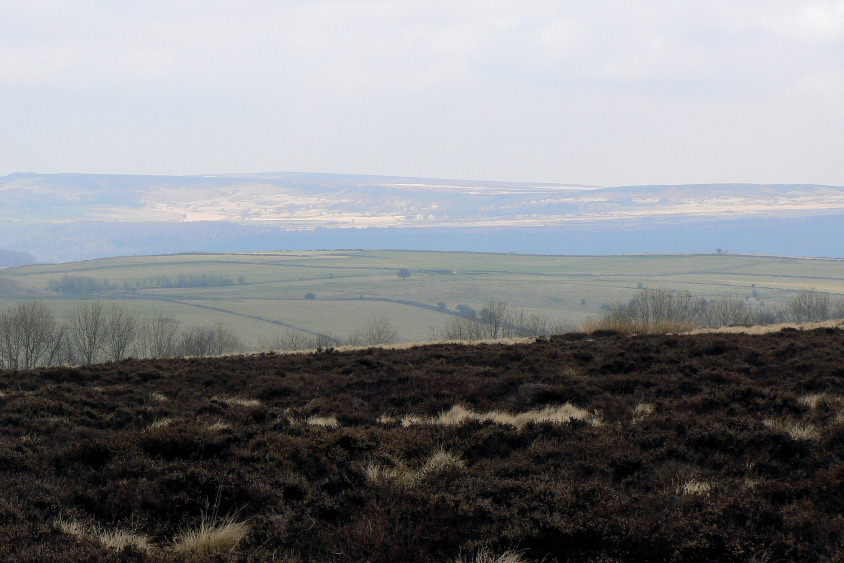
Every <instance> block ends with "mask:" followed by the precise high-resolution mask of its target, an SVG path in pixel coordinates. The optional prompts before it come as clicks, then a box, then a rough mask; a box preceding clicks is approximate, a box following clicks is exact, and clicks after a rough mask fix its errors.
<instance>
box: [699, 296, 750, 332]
mask: <svg viewBox="0 0 844 563" xmlns="http://www.w3.org/2000/svg"><path fill="white" fill-rule="evenodd" d="M752 316H753V314H752V311H751V309H750V307H749V306H748V305H747V302H746V301H745V300H744V299H742V298H741V297H739V296H737V295H723V296H721V297H719V298H717V299H713V300H712V301H709V302H708V303H707V306H706V313H705V318H706V324H707V325H709V326H712V327H721V326H735V325H746V324H750V323H751V322H752Z"/></svg>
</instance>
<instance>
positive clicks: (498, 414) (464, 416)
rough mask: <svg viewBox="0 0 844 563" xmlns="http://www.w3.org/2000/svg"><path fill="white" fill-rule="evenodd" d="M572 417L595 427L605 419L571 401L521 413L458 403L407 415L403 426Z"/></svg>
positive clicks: (560, 421)
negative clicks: (437, 410)
mask: <svg viewBox="0 0 844 563" xmlns="http://www.w3.org/2000/svg"><path fill="white" fill-rule="evenodd" d="M572 420H583V421H585V422H588V423H589V424H591V425H593V426H601V425H602V424H603V422H602V421H601V418H600V417H599V416H598V415H597V414H595V413H590V412H589V411H587V410H586V409H582V408H580V407H576V406H574V405H572V404H570V403H566V404H564V405H560V406H547V407H544V408H542V409H536V410H530V411H527V412H522V413H519V414H510V413H507V412H503V411H488V412H475V411H473V410H472V409H468V408H466V407H464V406H462V405H454V406H453V407H451V409H450V410H448V411H444V412H442V413H440V414H439V415H438V416H435V417H421V416H412V415H406V416H404V417H402V419H401V423H402V426H414V425H418V424H430V425H442V426H456V425H460V424H465V423H467V422H472V421H477V422H493V423H495V424H501V425H508V426H512V427H514V428H516V429H518V430H521V429H522V428H524V427H525V426H527V425H528V424H530V423H541V422H550V423H552V424H564V423H566V422H570V421H572Z"/></svg>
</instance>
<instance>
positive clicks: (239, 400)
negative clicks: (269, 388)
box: [211, 396, 264, 408]
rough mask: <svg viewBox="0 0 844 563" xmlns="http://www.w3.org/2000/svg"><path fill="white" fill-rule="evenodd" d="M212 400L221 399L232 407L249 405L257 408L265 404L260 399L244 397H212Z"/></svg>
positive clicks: (248, 406)
mask: <svg viewBox="0 0 844 563" xmlns="http://www.w3.org/2000/svg"><path fill="white" fill-rule="evenodd" d="M211 400H212V401H220V402H221V403H225V404H227V405H228V406H230V407H235V406H237V407H247V408H256V407H260V406H263V404H264V403H262V402H261V401H259V400H258V399H245V398H243V397H217V396H214V397H211Z"/></svg>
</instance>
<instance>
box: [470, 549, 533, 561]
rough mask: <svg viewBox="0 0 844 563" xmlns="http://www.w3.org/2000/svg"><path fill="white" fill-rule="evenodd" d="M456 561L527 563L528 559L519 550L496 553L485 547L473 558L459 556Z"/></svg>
mask: <svg viewBox="0 0 844 563" xmlns="http://www.w3.org/2000/svg"><path fill="white" fill-rule="evenodd" d="M454 563H527V561H526V560H525V559H524V558H523V557H522V554H521V553H519V552H518V551H505V552H504V553H501V554H499V555H495V554H494V553H492V552H491V551H490V550H489V549H487V548H483V549H481V550H480V551H478V552H477V553H476V554H475V556H474V557H473V558H471V559H465V558H464V557H458V558H457V559H455V560H454Z"/></svg>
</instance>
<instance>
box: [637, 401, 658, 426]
mask: <svg viewBox="0 0 844 563" xmlns="http://www.w3.org/2000/svg"><path fill="white" fill-rule="evenodd" d="M631 410H632V411H633V424H636V423H637V422H639V421H640V420H642V419H643V418H645V417H647V416H649V415H652V414H653V413H654V406H653V404H651V403H645V402H643V401H639V402H638V403H636V406H634V407H633V408H632V409H631Z"/></svg>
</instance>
